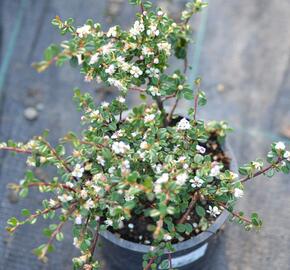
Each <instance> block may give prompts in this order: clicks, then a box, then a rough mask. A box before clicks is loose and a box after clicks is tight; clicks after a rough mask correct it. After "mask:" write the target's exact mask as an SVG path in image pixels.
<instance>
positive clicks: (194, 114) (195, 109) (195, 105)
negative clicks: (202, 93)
mask: <svg viewBox="0 0 290 270" xmlns="http://www.w3.org/2000/svg"><path fill="white" fill-rule="evenodd" d="M198 94H199V91H197V93H196V95H195V97H194V112H193V120H194V122H196V114H197V107H198Z"/></svg>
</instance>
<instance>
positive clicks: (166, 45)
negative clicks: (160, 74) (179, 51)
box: [158, 42, 171, 55]
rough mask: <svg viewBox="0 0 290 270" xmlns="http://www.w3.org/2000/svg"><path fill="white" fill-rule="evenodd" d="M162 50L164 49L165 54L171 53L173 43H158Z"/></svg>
mask: <svg viewBox="0 0 290 270" xmlns="http://www.w3.org/2000/svg"><path fill="white" fill-rule="evenodd" d="M158 47H159V49H160V50H163V51H164V52H165V54H167V55H170V50H171V44H170V43H168V42H161V43H160V44H159V45H158Z"/></svg>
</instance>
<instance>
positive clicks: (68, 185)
mask: <svg viewBox="0 0 290 270" xmlns="http://www.w3.org/2000/svg"><path fill="white" fill-rule="evenodd" d="M65 185H66V186H67V187H70V188H73V187H74V184H73V183H72V182H66V183H65Z"/></svg>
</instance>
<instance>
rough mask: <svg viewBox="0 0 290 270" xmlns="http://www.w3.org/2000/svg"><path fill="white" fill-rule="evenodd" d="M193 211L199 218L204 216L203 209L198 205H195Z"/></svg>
mask: <svg viewBox="0 0 290 270" xmlns="http://www.w3.org/2000/svg"><path fill="white" fill-rule="evenodd" d="M195 211H196V213H197V214H198V215H199V216H200V217H204V216H205V209H204V208H203V207H202V206H200V205H199V204H197V205H196V207H195Z"/></svg>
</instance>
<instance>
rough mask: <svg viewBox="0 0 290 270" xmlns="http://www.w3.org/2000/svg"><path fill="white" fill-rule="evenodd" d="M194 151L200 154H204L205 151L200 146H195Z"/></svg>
mask: <svg viewBox="0 0 290 270" xmlns="http://www.w3.org/2000/svg"><path fill="white" fill-rule="evenodd" d="M196 150H197V151H198V152H199V153H201V154H204V153H205V152H206V149H205V148H204V147H202V146H200V145H197V146H196Z"/></svg>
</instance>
